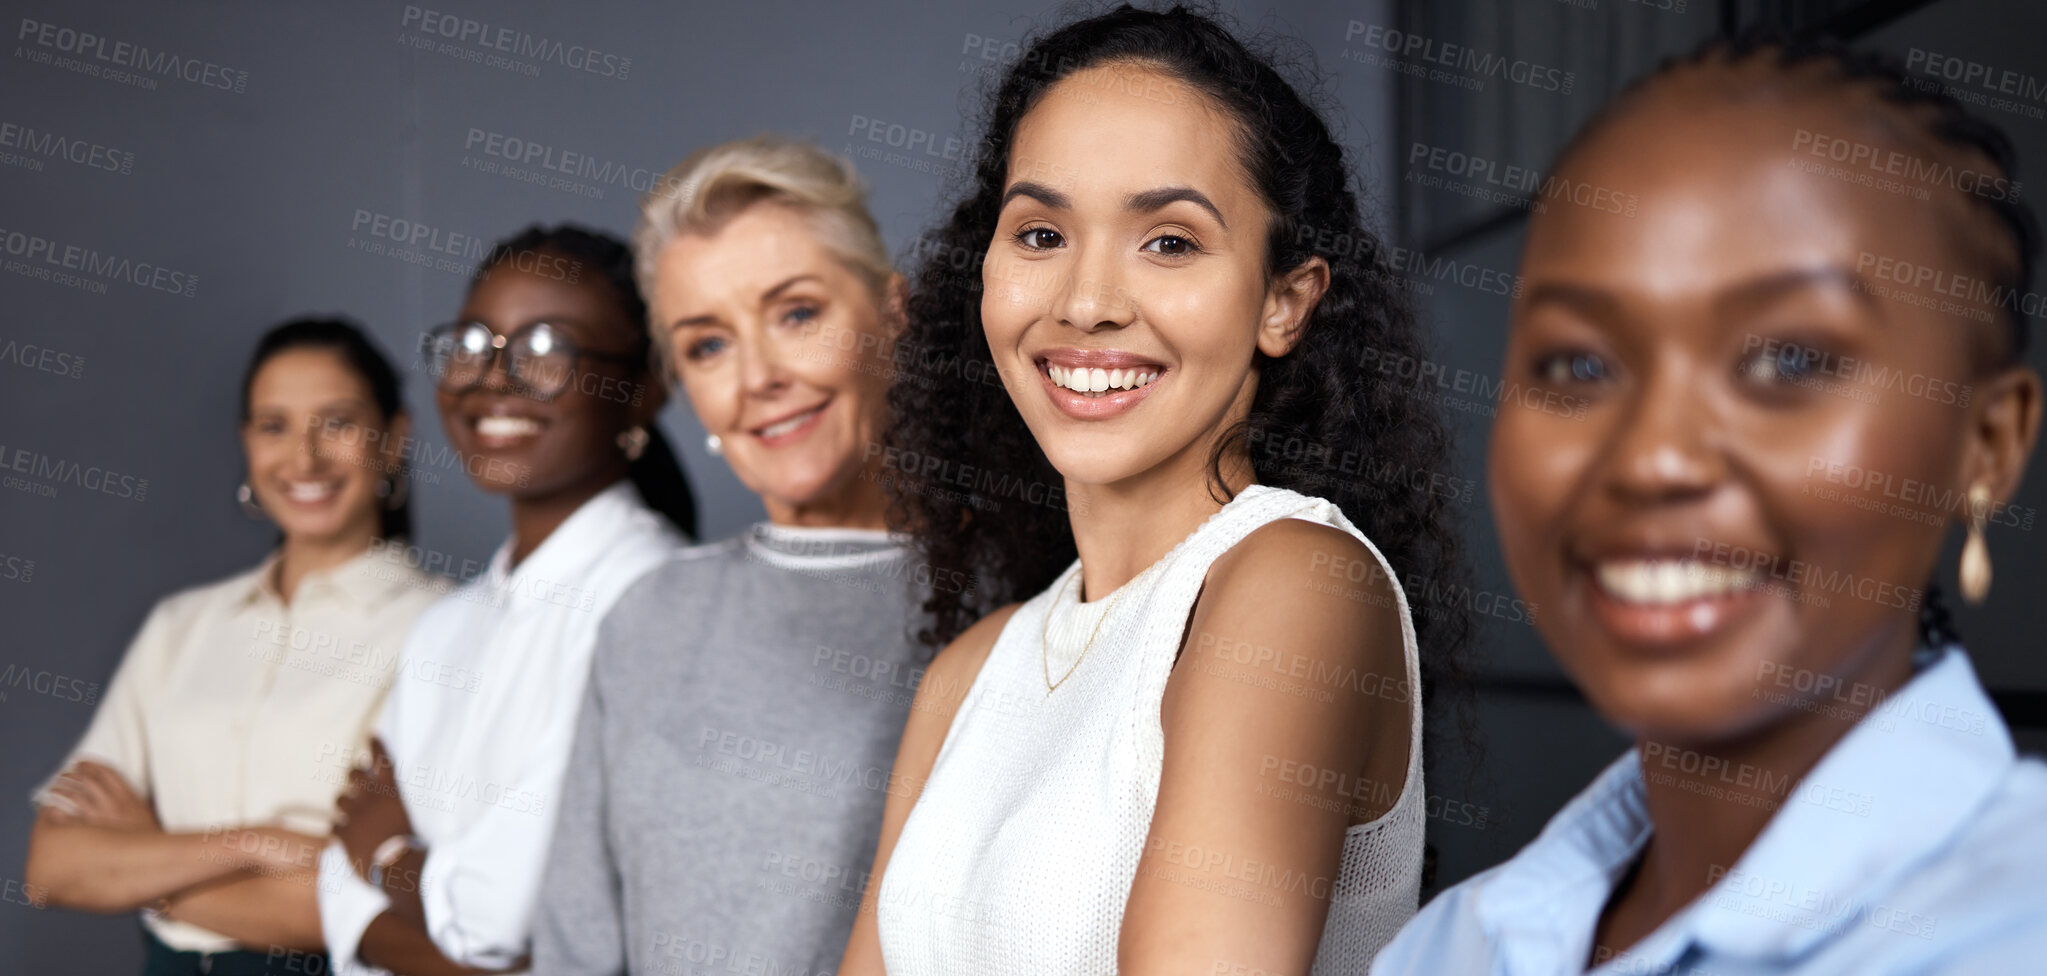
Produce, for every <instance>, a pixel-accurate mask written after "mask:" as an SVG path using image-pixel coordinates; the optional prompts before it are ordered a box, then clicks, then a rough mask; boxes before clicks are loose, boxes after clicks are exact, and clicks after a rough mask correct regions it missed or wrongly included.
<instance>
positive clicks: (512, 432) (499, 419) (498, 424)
mask: <svg viewBox="0 0 2047 976" xmlns="http://www.w3.org/2000/svg"><path fill="white" fill-rule="evenodd" d="M476 432H477V433H478V434H481V435H483V436H485V437H528V436H531V435H533V434H538V433H540V423H539V422H538V421H536V420H534V419H532V418H530V417H507V416H490V417H480V418H478V419H477V421H476Z"/></svg>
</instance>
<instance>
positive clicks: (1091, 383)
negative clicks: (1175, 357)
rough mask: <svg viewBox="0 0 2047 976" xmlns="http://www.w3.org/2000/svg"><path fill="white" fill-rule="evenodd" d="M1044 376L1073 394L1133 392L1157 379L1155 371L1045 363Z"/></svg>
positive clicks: (1157, 375)
mask: <svg viewBox="0 0 2047 976" xmlns="http://www.w3.org/2000/svg"><path fill="white" fill-rule="evenodd" d="M1045 374H1046V375H1047V376H1050V377H1051V378H1052V385H1054V386H1058V387H1063V388H1065V389H1068V390H1072V391H1074V392H1075V393H1106V392H1108V391H1110V390H1135V389H1137V388H1138V387H1141V386H1149V385H1150V384H1151V381H1153V380H1155V379H1158V378H1159V374H1158V371H1156V370H1140V369H1137V368H1135V367H1132V368H1129V369H1110V370H1101V369H1091V368H1088V367H1086V366H1079V367H1066V366H1057V365H1053V364H1050V363H1047V364H1046V366H1045Z"/></svg>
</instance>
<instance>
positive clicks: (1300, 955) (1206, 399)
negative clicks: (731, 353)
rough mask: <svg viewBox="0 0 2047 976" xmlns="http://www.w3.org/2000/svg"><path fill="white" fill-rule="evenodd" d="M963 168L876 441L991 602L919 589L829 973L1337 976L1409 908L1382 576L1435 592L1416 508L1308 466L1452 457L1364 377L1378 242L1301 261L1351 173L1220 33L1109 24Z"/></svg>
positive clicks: (1406, 676) (1440, 540) (1023, 101)
mask: <svg viewBox="0 0 2047 976" xmlns="http://www.w3.org/2000/svg"><path fill="white" fill-rule="evenodd" d="M975 172H976V180H975V185H974V186H973V187H972V189H971V190H970V191H969V195H968V196H967V198H966V199H965V200H964V201H963V202H962V203H960V204H959V205H958V207H957V208H956V209H955V210H954V211H953V212H952V215H951V218H950V219H949V220H948V221H947V222H946V223H945V225H944V226H943V227H942V228H941V229H940V230H939V231H938V232H937V234H936V235H935V237H934V239H931V240H927V241H925V242H923V245H922V246H921V247H920V250H922V251H924V252H925V253H926V254H927V255H928V257H927V260H926V264H925V265H924V267H923V269H922V271H921V272H920V274H919V277H918V278H917V281H916V284H915V287H914V290H913V293H912V300H911V304H910V321H909V328H908V333H907V341H908V342H910V343H911V344H912V345H913V347H914V348H915V349H916V351H917V353H918V354H919V355H923V356H928V357H930V358H932V359H933V360H935V361H948V360H949V361H951V362H954V363H958V364H964V365H963V366H962V368H958V369H952V370H945V371H942V372H940V373H938V374H937V375H939V376H941V377H945V378H946V379H941V380H939V381H936V382H931V383H915V384H913V383H908V382H898V384H897V386H896V387H895V391H894V394H893V398H892V402H893V403H894V404H895V406H896V421H895V426H894V427H893V428H892V429H891V430H890V433H889V441H890V445H889V446H890V447H891V448H892V449H894V450H896V451H898V452H900V454H901V456H903V457H905V458H912V459H918V461H917V462H916V463H914V464H906V465H905V467H906V468H908V469H909V472H908V473H909V474H911V475H912V476H910V477H905V478H903V479H899V480H898V481H897V482H896V484H895V490H896V492H897V497H898V499H899V501H900V502H901V503H902V504H903V505H904V507H905V509H906V514H907V516H908V519H909V524H910V527H911V528H912V529H913V530H914V531H915V533H916V535H917V537H918V542H919V544H920V546H921V547H922V548H923V550H924V552H925V553H926V554H927V555H928V557H929V558H930V559H931V560H932V562H933V563H934V565H936V566H943V567H957V568H960V569H962V570H964V571H967V572H971V573H973V574H975V576H976V578H977V579H978V580H981V581H983V582H984V584H985V585H984V587H983V588H981V589H977V590H976V591H975V592H973V593H971V594H956V593H936V594H934V595H933V599H932V602H931V607H932V609H933V610H934V611H936V613H937V614H938V623H937V627H936V631H935V632H934V633H933V634H932V635H931V636H932V637H933V638H934V639H937V640H943V641H949V642H950V643H949V646H947V647H946V649H945V650H944V651H943V652H941V654H940V655H939V657H938V659H937V660H936V661H935V662H934V663H933V665H932V667H931V670H930V671H929V672H928V673H927V674H926V676H925V678H924V682H923V684H922V686H921V687H920V689H919V692H918V700H917V705H916V706H915V708H914V709H913V711H912V715H911V718H910V723H909V727H908V729H907V730H906V731H905V733H904V738H903V747H902V750H901V752H900V753H899V755H898V757H897V760H896V766H895V777H896V784H897V785H896V786H895V788H893V789H892V790H891V796H890V797H889V803H888V810H887V814H886V816H885V818H884V821H883V827H882V835H881V845H880V850H879V851H878V853H877V855H876V857H875V866H874V872H873V875H874V877H875V878H876V881H875V882H874V883H871V884H870V885H869V886H868V892H867V895H868V902H869V904H870V905H871V906H872V910H870V911H865V912H863V914H862V916H861V919H860V922H859V924H858V926H856V928H855V929H854V932H853V938H852V940H851V942H850V943H849V945H848V951H847V958H846V961H845V967H844V969H843V970H842V971H843V972H846V973H862V974H873V973H879V972H882V971H883V968H884V961H885V966H886V971H887V972H888V973H890V974H892V976H922V974H940V973H963V972H974V973H986V974H1008V973H1016V974H1026V973H1028V974H1042V973H1090V974H1092V973H1110V972H1121V973H1124V974H1149V973H1188V972H1215V971H1219V970H1223V971H1246V970H1252V971H1266V972H1286V973H1303V972H1307V971H1309V969H1310V967H1311V965H1313V966H1315V967H1317V969H1318V971H1329V972H1345V971H1355V970H1356V969H1358V968H1361V967H1362V966H1363V965H1364V964H1365V961H1366V960H1368V959H1369V958H1370V957H1371V954H1372V952H1373V950H1374V949H1376V948H1377V946H1378V945H1379V944H1381V943H1382V942H1383V941H1384V940H1385V939H1386V938H1387V937H1389V936H1390V935H1391V933H1392V931H1393V930H1394V928H1395V927H1396V926H1398V925H1399V924H1400V922H1401V921H1403V920H1404V919H1406V918H1407V917H1408V916H1409V915H1410V914H1411V913H1412V912H1413V911H1414V908H1415V904H1416V897H1417V891H1418V888H1419V885H1420V878H1421V865H1422V832H1423V831H1422V827H1423V815H1422V774H1421V768H1422V756H1421V727H1422V725H1421V701H1420V696H1419V694H1418V692H1419V691H1420V687H1421V682H1422V672H1421V663H1420V657H1419V651H1420V649H1421V648H1423V647H1432V648H1433V649H1434V650H1435V651H1436V652H1445V651H1447V650H1449V648H1450V647H1451V646H1453V643H1452V641H1450V640H1449V639H1447V638H1448V637H1449V636H1450V633H1451V632H1453V631H1454V629H1455V628H1454V627H1441V626H1437V625H1436V623H1437V622H1436V621H1431V622H1429V623H1427V624H1424V623H1423V622H1422V621H1420V620H1417V619H1415V618H1414V617H1412V616H1411V615H1410V610H1409V606H1408V602H1407V597H1406V596H1405V594H1404V592H1403V587H1402V585H1401V583H1400V580H1401V579H1405V578H1407V577H1408V574H1410V573H1423V574H1436V573H1440V572H1444V571H1446V570H1448V569H1449V568H1450V565H1449V564H1450V562H1451V560H1450V553H1449V549H1450V546H1449V543H1448V541H1447V539H1448V533H1447V532H1446V531H1445V529H1444V528H1443V525H1442V522H1441V511H1440V508H1441V499H1439V498H1432V497H1429V496H1426V495H1425V494H1423V493H1417V492H1410V491H1407V490H1406V489H1405V487H1404V486H1387V485H1378V484H1373V483H1370V482H1365V481H1362V480H1360V479H1357V478H1355V477H1353V476H1351V475H1349V474H1347V473H1345V472H1342V471H1341V470H1339V469H1338V468H1337V466H1336V463H1335V461H1334V460H1333V459H1336V458H1342V457H1344V456H1346V455H1348V456H1351V457H1358V456H1372V457H1375V458H1380V459H1385V460H1390V461H1395V462H1398V463H1399V464H1403V465H1407V466H1409V467H1410V468H1413V469H1420V470H1441V469H1442V467H1443V466H1444V449H1443V437H1442V433H1441V430H1440V427H1439V426H1438V424H1437V422H1436V421H1435V419H1434V418H1433V417H1432V416H1431V415H1430V414H1429V413H1428V412H1427V410H1426V408H1425V407H1424V406H1422V404H1421V403H1420V402H1419V401H1417V400H1413V399H1408V398H1406V397H1403V396H1402V395H1401V394H1400V392H1399V391H1396V390H1393V389H1390V388H1385V387H1378V386H1374V385H1371V384H1370V383H1369V382H1366V381H1364V380H1363V379H1362V377H1361V371H1360V370H1358V369H1357V368H1356V363H1357V362H1359V360H1360V358H1361V356H1362V354H1363V353H1364V352H1365V351H1367V350H1374V349H1375V350H1378V351H1380V352H1382V353H1384V354H1388V355H1409V356H1415V355H1419V349H1418V348H1417V341H1416V336H1415V330H1414V326H1413V323H1412V320H1411V318H1410V317H1409V315H1408V312H1407V310H1406V308H1405V307H1404V306H1403V305H1402V304H1401V303H1400V302H1399V301H1398V300H1397V299H1396V297H1395V296H1394V295H1393V294H1392V293H1391V292H1390V291H1389V290H1388V289H1387V288H1386V286H1385V283H1384V279H1383V278H1380V277H1376V276H1374V275H1372V274H1371V273H1370V271H1371V269H1370V268H1369V265H1368V264H1367V262H1366V261H1365V260H1364V259H1363V256H1364V255H1365V254H1368V253H1370V252H1371V250H1372V249H1371V248H1369V247H1366V248H1360V249H1357V250H1351V251H1346V252H1331V251H1325V250H1317V249H1315V248H1313V247H1311V246H1309V245H1308V244H1305V243H1303V242H1311V241H1316V240H1318V239H1323V240H1326V239H1330V238H1333V237H1336V236H1340V235H1347V237H1346V240H1351V241H1371V240H1372V238H1371V237H1370V235H1369V234H1367V233H1366V232H1365V231H1364V230H1363V229H1362V227H1361V226H1360V219H1359V214H1358V205H1357V201H1356V198H1355V196H1354V195H1353V192H1352V190H1351V185H1352V180H1351V175H1350V171H1349V169H1348V167H1347V166H1346V164H1345V162H1344V159H1343V153H1342V150H1341V149H1340V147H1339V146H1338V145H1337V144H1336V143H1335V142H1334V141H1332V140H1331V138H1330V136H1329V132H1328V130H1327V128H1326V127H1325V126H1324V124H1323V122H1322V119H1321V118H1320V117H1319V116H1318V115H1317V114H1316V113H1315V111H1314V110H1313V109H1311V108H1310V107H1309V106H1308V105H1307V104H1306V103H1305V102H1304V101H1303V100H1302V98H1301V97H1300V95H1299V94H1298V93H1297V92H1296V91H1295V90H1294V89H1293V88H1292V87H1291V86H1290V85H1288V83H1287V82H1286V81H1284V80H1282V79H1281V78H1280V76H1279V75H1278V74H1277V73H1275V72H1274V70H1273V69H1272V68H1271V67H1270V66H1269V65H1268V64H1267V63H1266V62H1264V61H1262V60H1261V59H1260V58H1259V57H1258V56H1256V55H1254V54H1252V53H1251V52H1250V51H1249V50H1248V49H1246V48H1245V46H1244V45H1243V44H1242V43H1240V42H1239V41H1238V40H1237V39H1236V38H1234V37H1232V36H1231V35H1230V34H1229V33H1228V32H1227V31H1226V30H1224V29H1222V28H1221V27H1220V26H1218V25H1217V24H1215V23H1214V22H1212V21H1210V20H1208V19H1206V18H1203V17H1200V16H1197V15H1193V14H1189V13H1187V12H1185V11H1183V10H1178V9H1176V10H1174V11H1172V12H1169V13H1163V14H1159V13H1149V12H1144V11H1138V10H1134V9H1131V8H1128V7H1125V8H1122V9H1119V10H1117V11H1115V12H1113V13H1110V14H1107V15H1105V16H1102V17H1098V18H1094V19H1091V20H1086V21H1081V22H1079V23H1076V24H1072V25H1070V26H1067V27H1065V28H1062V29H1060V30H1058V31H1055V32H1053V33H1052V34H1050V35H1048V36H1046V37H1045V38H1044V39H1042V40H1040V41H1038V42H1037V43H1036V44H1034V45H1032V46H1031V49H1030V50H1029V51H1028V52H1027V53H1025V54H1024V55H1023V56H1022V57H1020V58H1019V59H1018V60H1017V62H1016V63H1015V64H1014V65H1013V66H1012V67H1011V69H1010V71H1009V73H1008V75H1007V76H1006V77H1005V78H1004V80H1003V83H1002V86H1001V89H1000V90H999V92H998V93H997V95H996V99H995V103H994V111H993V115H992V118H991V119H990V120H989V123H988V127H987V129H986V133H985V138H984V141H983V143H982V146H981V149H980V158H979V160H978V163H977V168H976V171H975ZM1320 226H1332V227H1334V228H1337V229H1338V231H1339V232H1340V235H1338V234H1332V235H1329V237H1322V236H1320V235H1317V234H1315V233H1312V232H1307V233H1304V231H1310V230H1312V228H1315V227H1320ZM983 254H985V261H982V262H976V261H975V260H973V258H974V257H977V256H980V255H983ZM982 367H986V368H982ZM981 377H999V379H1000V385H999V386H997V385H994V384H993V383H982V382H977V380H978V379H979V378H981ZM1367 418H1369V419H1367ZM1048 484H1049V485H1056V486H1058V487H1059V489H1060V490H1058V491H1034V490H1032V489H1033V488H1035V487H1037V486H1044V485H1048ZM1381 489H1384V490H1381ZM1382 553H1383V554H1382ZM1076 557H1077V558H1076ZM1332 567H1335V568H1336V569H1337V570H1339V572H1332ZM1396 573H1397V574H1398V575H1396ZM1017 599H1024V600H1025V601H1026V602H1024V603H1022V604H1011V605H1008V606H1002V607H1001V608H1000V609H997V610H995V611H994V612H993V613H991V614H989V615H988V616H987V617H986V618H985V619H982V620H981V621H980V622H979V623H973V622H972V621H973V618H974V617H975V616H976V615H977V614H979V613H981V612H983V611H985V610H987V609H990V608H991V607H995V606H1000V605H1001V603H1002V602H1005V601H1010V600H1017ZM970 623H971V624H972V626H968V625H969V624H970ZM1417 630H1419V631H1421V637H1422V640H1420V641H1417V633H1416V632H1417ZM1382 678H1383V679H1385V682H1384V684H1385V686H1387V687H1397V688H1398V689H1399V692H1400V693H1399V694H1397V695H1394V696H1383V695H1377V694H1373V693H1371V690H1372V689H1376V688H1379V687H1381V681H1380V679H1382ZM1303 770H1308V771H1312V772H1307V773H1303V772H1302V771H1303ZM1324 772H1326V774H1327V775H1323V773H1324Z"/></svg>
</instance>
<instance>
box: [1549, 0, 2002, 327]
mask: <svg viewBox="0 0 2047 976" xmlns="http://www.w3.org/2000/svg"><path fill="white" fill-rule="evenodd" d="M1743 65H1767V66H1768V67H1770V68H1773V69H1775V70H1776V72H1777V73H1778V75H1779V76H1780V79H1781V80H1783V81H1786V82H1791V83H1798V82H1801V81H1802V82H1804V83H1806V84H1808V85H1811V86H1816V87H1830V88H1833V89H1837V90H1840V91H1843V92H1846V91H1852V90H1855V89H1861V90H1864V91H1867V92H1869V93H1870V94H1873V95H1875V96H1876V97H1877V98H1878V99H1879V101H1880V102H1881V103H1882V105H1883V106H1884V107H1885V108H1887V109H1889V110H1890V112H1891V114H1892V115H1893V116H1895V117H1896V118H1897V119H1899V120H1902V121H1905V122H1907V123H1910V124H1913V125H1915V126H1917V127H1918V128H1919V129H1920V130H1921V131H1923V132H1925V133H1926V134H1927V135H1930V136H1933V137H1934V138H1936V139H1938V140H1939V141H1940V142H1941V144H1942V145H1944V146H1947V147H1948V148H1950V149H1954V150H1959V151H1961V152H1964V153H1970V154H1974V155H1978V156H1981V157H1982V158H1984V159H1986V160H1988V161H1989V162H1990V164H1991V165H1992V166H1993V167H1995V170H1996V173H1997V175H1998V176H1999V177H2001V178H2002V180H2003V181H2004V182H2003V184H2002V185H2001V186H2000V187H1999V188H1998V190H1999V192H1996V193H1994V194H1986V193H1969V194H1967V195H1968V196H1969V197H1970V198H1971V199H1972V200H1973V201H1975V203H1976V204H1977V205H1979V206H1982V207H1984V208H1986V209H1987V210H1988V211H1989V212H1990V213H1991V214H1992V215H1993V216H1994V217H1995V218H1996V219H1997V223H1998V226H1999V227H2001V228H2002V229H2003V230H2004V232H2005V234H2006V235H2008V236H2009V237H2010V239H2011V244H2012V249H2013V256H2014V257H2015V258H2016V260H2015V262H2014V263H2012V264H2009V265H2000V266H1999V267H1997V268H1995V269H1993V272H1994V273H1993V274H1992V275H1990V276H1986V278H1987V280H1989V281H1991V282H1993V283H1994V284H1995V285H1996V286H1997V287H1998V289H1999V290H2000V291H1999V294H2008V295H2013V296H2023V295H2025V294H2026V293H2027V292H2028V290H2029V289H2030V288H2031V285H2032V274H2033V263H2034V261H2036V260H2037V259H2038V258H2039V255H2040V225H2039V222H2038V220H2037V218H2036V217H2035V216H2034V214H2033V210H2032V208H2031V207H2030V206H2028V205H2027V204H2026V203H2025V202H2023V201H2022V200H2021V199H2020V197H2019V193H2018V192H2017V190H2016V187H2017V175H2018V154H2017V152H2016V151H2015V150H2014V149H2013V148H2012V141H2011V137H2010V136H2008V135H2006V134H2005V132H2004V130H2003V129H2001V128H1999V127H1998V126H1997V125H1996V124H1994V123H1992V122H1990V121H1988V120H1986V119H1983V118H1982V117H1980V116H1978V115H1976V114H1975V113H1974V112H1972V111H1970V110H1969V108H1968V107H1967V106H1965V105H1963V104H1962V103H1961V102H1960V101H1958V100H1957V99H1955V98H1954V97H1953V96H1951V95H1949V94H1948V93H1947V90H1946V87H1945V86H1944V85H1942V84H1941V83H1939V82H1938V81H1936V80H1934V79H1931V78H1918V77H1915V76H1913V74H1912V73H1911V72H1910V71H1909V70H1908V69H1907V68H1906V67H1905V66H1904V64H1903V63H1901V62H1900V61H1899V60H1898V59H1897V58H1896V57H1894V56H1892V55H1890V54H1887V53H1884V52H1880V51H1865V50H1858V49H1856V48H1853V47H1850V46H1848V45H1847V44H1846V43H1844V42H1842V41H1841V40H1839V39H1837V38H1833V37H1829V36H1825V35H1820V36H1809V37H1808V36H1798V35H1795V34H1791V33H1788V32H1786V31H1785V30H1784V29H1782V28H1780V27H1776V26H1771V25H1764V26H1759V27H1756V28H1753V29H1751V30H1748V31H1744V32H1743V33H1741V34H1738V35H1734V36H1731V37H1730V36H1715V37H1711V38H1708V39H1707V40H1706V41H1705V42H1704V43H1702V44H1700V45H1699V46H1698V47H1696V48H1694V49H1692V50H1691V51H1690V52H1687V53H1685V54H1680V55H1677V56H1675V57H1671V58H1667V59H1665V60H1664V61H1663V62H1662V63H1661V64H1659V65H1657V67H1656V68H1655V70H1653V71H1651V72H1649V73H1648V74H1646V75H1643V76H1642V77H1640V78H1637V79H1635V80H1634V81H1633V82H1632V83H1630V84H1629V85H1628V87H1626V88H1624V89H1622V90H1621V93H1620V94H1619V95H1617V96H1615V97H1614V98H1613V99H1611V100H1609V101H1608V102H1607V103H1606V105H1604V106H1603V107H1601V108H1600V110H1599V111H1598V112H1596V113H1594V114H1593V116H1592V118H1591V119H1590V120H1589V121H1587V122H1586V123H1585V125H1583V126H1582V127H1580V128H1579V130H1578V133H1577V134H1576V135H1575V136H1573V137H1572V138H1571V140H1570V142H1568V143H1566V144H1565V145H1564V148H1563V150H1562V151H1560V152H1559V153H1558V154H1557V159H1556V162H1555V163H1554V164H1553V165H1552V166H1551V167H1550V169H1551V171H1556V170H1558V169H1561V168H1562V167H1563V164H1564V162H1565V161H1566V160H1568V159H1569V158H1570V157H1571V156H1573V155H1574V154H1575V153H1576V152H1577V151H1578V150H1579V149H1580V148H1581V147H1582V146H1583V145H1584V144H1585V143H1586V142H1587V141H1589V140H1590V138H1591V136H1592V135H1594V134H1595V133H1597V132H1599V131H1600V130H1601V129H1603V128H1605V127H1606V126H1607V124H1609V123H1611V122H1612V121H1613V120H1614V119H1615V118H1617V117H1619V116H1620V115H1621V114H1623V112H1624V111H1625V110H1626V109H1627V107H1628V106H1629V104H1630V103H1631V102H1632V101H1634V99H1635V97H1636V96H1639V95H1641V94H1642V93H1643V92H1645V91H1648V90H1650V89H1653V88H1654V87H1655V86H1656V85H1657V84H1658V83H1660V82H1662V81H1664V80H1667V79H1668V78H1670V77H1671V76H1673V75H1676V74H1679V73H1681V72H1683V71H1687V70H1696V69H1701V68H1713V67H1719V68H1733V67H1740V66H1743ZM1958 192H1960V191H1958ZM2017 306H2018V303H2017V302H2012V303H2010V304H2008V305H2006V306H2005V308H2006V311H2007V312H2009V314H2008V315H2007V316H2006V325H2007V335H2008V338H2009V342H2008V343H2007V344H2006V345H2005V346H2004V348H2003V355H2002V356H2001V357H2000V359H2001V362H2000V363H1998V365H2009V364H2011V363H2016V362H2018V361H2019V359H2020V358H2021V357H2022V356H2023V355H2024V354H2025V350H2026V328H2025V313H2024V312H2023V311H2021V310H2020V309H2019V308H2018V307H2017Z"/></svg>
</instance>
